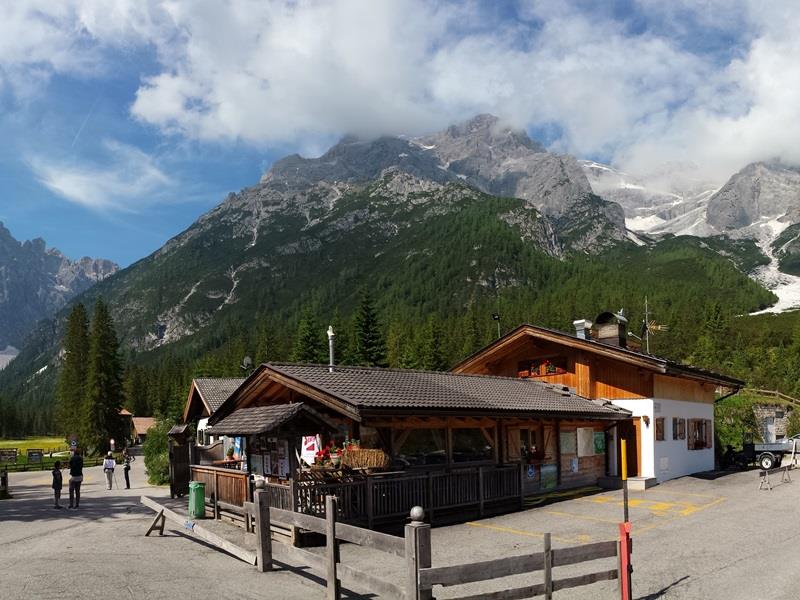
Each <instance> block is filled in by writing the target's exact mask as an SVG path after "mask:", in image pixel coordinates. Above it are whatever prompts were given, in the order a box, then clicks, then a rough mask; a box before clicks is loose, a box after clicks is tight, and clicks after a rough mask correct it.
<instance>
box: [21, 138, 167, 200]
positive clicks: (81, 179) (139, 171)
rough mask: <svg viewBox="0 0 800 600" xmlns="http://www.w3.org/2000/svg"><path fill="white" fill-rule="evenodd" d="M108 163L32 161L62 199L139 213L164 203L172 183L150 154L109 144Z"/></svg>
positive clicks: (36, 171) (43, 180)
mask: <svg viewBox="0 0 800 600" xmlns="http://www.w3.org/2000/svg"><path fill="white" fill-rule="evenodd" d="M103 146H104V148H105V150H106V151H107V156H108V161H107V162H106V163H105V164H103V165H86V164H82V163H76V162H74V161H69V162H64V161H58V160H52V159H48V158H46V157H42V156H36V157H32V158H30V159H29V163H30V166H31V170H32V171H33V172H34V174H35V175H36V177H37V179H38V180H39V181H40V182H41V183H42V184H43V185H44V186H46V187H47V188H48V189H50V190H51V191H53V192H54V193H56V194H58V195H59V196H61V197H63V198H65V199H66V200H69V201H70V202H75V203H77V204H81V205H83V206H85V207H87V208H90V209H93V210H100V211H126V212H136V211H137V210H138V209H140V208H144V207H146V206H148V205H150V204H153V203H155V202H157V201H160V200H163V199H164V196H165V193H166V192H168V191H170V189H171V186H172V184H173V182H172V180H171V179H170V178H169V177H168V176H167V175H166V174H165V173H164V172H163V171H162V170H161V169H160V168H159V167H158V166H157V165H156V163H155V161H154V160H153V158H152V157H150V156H149V155H148V154H145V153H144V152H142V151H141V150H139V149H137V148H134V147H133V146H128V145H126V144H121V143H119V142H116V141H113V140H105V141H104V142H103Z"/></svg>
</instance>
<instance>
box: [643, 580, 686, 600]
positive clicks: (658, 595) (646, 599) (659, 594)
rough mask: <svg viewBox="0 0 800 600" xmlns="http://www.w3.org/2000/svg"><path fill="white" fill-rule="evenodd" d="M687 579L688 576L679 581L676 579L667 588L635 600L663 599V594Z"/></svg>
mask: <svg viewBox="0 0 800 600" xmlns="http://www.w3.org/2000/svg"><path fill="white" fill-rule="evenodd" d="M687 579H689V576H688V575H684V576H683V577H681V578H680V579H676V580H675V581H673V582H672V583H670V584H669V585H668V586H666V587H663V588H661V589H660V590H658V591H657V592H653V593H652V594H647V596H639V597H638V598H636V600H658V599H659V598H663V597H664V594H666V593H667V592H668V591H669V590H670V589H671V588H674V587H675V586H677V585H680V584H681V583H683V582H684V581H686V580H687Z"/></svg>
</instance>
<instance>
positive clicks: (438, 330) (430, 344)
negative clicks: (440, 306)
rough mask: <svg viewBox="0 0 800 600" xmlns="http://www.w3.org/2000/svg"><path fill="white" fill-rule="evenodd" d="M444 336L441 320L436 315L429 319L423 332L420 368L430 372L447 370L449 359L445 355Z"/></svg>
mask: <svg viewBox="0 0 800 600" xmlns="http://www.w3.org/2000/svg"><path fill="white" fill-rule="evenodd" d="M443 338H444V334H443V332H442V326H441V324H440V323H439V319H438V318H437V317H436V316H435V315H431V316H430V317H429V318H428V323H427V324H426V325H425V329H424V330H423V332H422V340H421V344H420V366H421V367H422V368H423V369H426V370H429V371H445V370H447V367H448V365H447V357H446V356H445V353H444V339H443Z"/></svg>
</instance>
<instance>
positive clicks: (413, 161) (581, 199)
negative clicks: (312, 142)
mask: <svg viewBox="0 0 800 600" xmlns="http://www.w3.org/2000/svg"><path fill="white" fill-rule="evenodd" d="M477 214H481V215H483V216H482V217H481V218H482V219H483V221H480V222H476V223H475V224H473V225H470V226H469V227H473V228H474V229H476V230H478V229H480V231H481V232H483V231H484V230H486V231H488V230H489V229H490V228H495V227H496V228H499V230H497V231H495V233H494V237H495V239H505V238H506V237H508V238H509V239H514V240H517V242H514V243H518V242H519V241H521V242H523V243H524V244H526V245H527V247H528V248H531V249H532V250H533V251H535V252H539V253H541V254H543V255H545V256H549V257H563V256H565V255H567V254H569V253H571V252H581V253H595V252H599V251H601V250H603V249H604V248H610V247H614V246H615V245H616V244H619V243H620V242H625V241H627V240H626V233H627V232H626V230H625V226H624V213H623V210H622V208H621V207H619V206H618V205H616V204H614V203H610V202H606V201H604V200H602V199H601V198H599V197H598V196H597V195H596V194H594V193H593V192H592V190H591V187H590V185H589V182H588V180H587V178H586V176H585V175H584V173H583V171H582V169H581V167H580V165H579V163H578V162H577V161H576V160H575V159H574V158H572V157H570V156H561V155H556V154H552V153H549V152H547V151H546V150H545V149H544V148H543V147H542V146H540V145H539V144H537V143H536V142H534V141H533V140H531V139H530V137H528V135H527V134H526V133H525V132H521V131H516V130H513V129H511V128H509V127H505V126H503V125H502V124H501V123H500V122H499V120H498V119H497V118H496V117H493V116H490V115H481V116H478V117H476V118H474V119H471V120H470V121H467V122H465V123H462V124H460V125H456V126H453V127H450V128H448V129H447V130H446V131H443V132H441V133H438V134H434V135H430V136H425V137H420V138H413V139H406V138H400V137H382V138H379V139H376V140H368V141H365V140H359V139H355V138H345V139H343V140H341V141H340V142H339V143H338V144H336V145H335V146H333V147H332V148H331V149H330V150H328V151H327V152H326V153H325V154H323V155H322V156H320V157H319V158H303V157H301V156H299V155H292V156H288V157H286V158H283V159H281V160H278V161H277V162H275V163H274V164H273V166H272V167H271V168H270V169H269V171H268V172H267V173H265V174H264V176H263V177H262V178H261V180H260V181H259V183H258V184H257V185H255V186H253V187H251V188H247V189H244V190H242V191H241V192H240V193H237V194H230V195H229V196H228V197H227V198H226V199H225V200H224V201H223V202H222V203H221V204H220V205H219V206H217V207H216V208H214V209H213V210H211V211H209V212H208V213H206V214H205V215H203V216H202V217H200V218H199V219H198V220H197V221H196V222H195V224H194V225H192V226H191V227H190V228H189V229H188V230H186V231H185V232H183V233H182V234H180V235H178V236H177V237H175V238H173V239H172V240H170V241H169V242H168V243H167V244H166V245H165V246H164V247H163V248H161V249H160V250H159V251H157V252H156V253H155V254H154V255H152V256H150V257H148V258H146V259H144V260H142V261H140V262H139V263H137V264H135V265H133V266H132V267H131V268H129V269H126V270H125V271H124V272H122V273H120V274H119V275H118V276H117V277H115V278H113V283H114V285H113V291H112V292H111V293H112V294H113V296H112V298H111V300H112V303H113V304H115V305H116V307H117V308H120V307H124V310H118V311H117V312H116V314H115V318H116V319H118V326H119V330H120V331H121V332H124V333H123V337H126V338H127V339H126V343H128V344H130V345H131V346H133V347H134V348H137V349H139V350H148V349H152V348H154V347H158V346H161V345H164V344H167V343H170V342H173V341H176V340H179V339H182V338H184V337H186V336H187V335H190V334H192V333H194V332H197V331H199V330H201V329H203V328H205V327H206V326H207V325H208V324H209V323H211V322H212V321H214V320H215V319H217V317H218V315H219V314H222V313H224V312H225V310H226V309H227V308H230V307H231V306H233V305H239V307H241V306H242V304H244V303H250V302H252V303H256V304H257V305H258V306H262V307H263V306H264V305H267V304H269V305H281V306H285V305H287V304H289V303H291V302H295V301H296V295H295V296H293V297H291V298H284V297H283V294H285V293H287V292H288V289H289V288H290V287H292V286H294V287H293V288H292V289H294V290H295V291H297V290H300V289H303V288H304V287H305V289H308V287H310V285H311V283H313V281H314V279H313V278H314V277H315V275H314V273H318V275H317V277H318V278H319V279H318V281H326V282H328V281H330V279H331V277H332V276H333V273H332V272H331V269H332V268H333V269H338V270H342V271H343V272H349V271H353V272H355V271H362V272H363V271H364V270H365V269H373V268H376V267H375V265H379V264H386V265H387V267H386V268H391V269H397V268H402V269H404V270H407V266H406V265H407V264H409V263H405V264H404V261H409V262H411V261H413V262H420V261H423V260H424V261H426V262H433V261H438V262H440V263H444V262H446V261H447V260H451V261H453V262H454V263H455V264H457V265H458V267H457V270H458V271H459V277H460V278H461V279H460V282H452V285H453V286H454V291H453V293H454V294H462V293H465V291H464V289H463V285H462V283H461V282H463V281H468V282H471V284H470V285H473V286H477V287H479V288H481V287H483V288H488V287H491V286H498V285H511V286H513V285H521V281H522V279H521V277H522V276H521V275H520V274H519V273H518V272H517V271H518V269H516V267H515V266H513V265H506V264H502V260H500V259H499V258H498V257H497V256H495V257H494V259H492V258H491V257H489V256H482V255H481V248H484V249H485V247H486V244H484V243H480V242H475V243H473V244H472V246H469V247H465V249H464V251H463V252H461V253H460V254H456V253H455V250H454V248H456V247H457V245H458V244H457V243H456V242H455V238H458V237H459V236H463V235H464V234H463V232H459V231H457V229H458V227H463V226H465V225H463V223H462V224H461V225H458V227H457V226H456V223H459V222H461V221H463V219H465V218H467V216H468V215H472V216H471V217H469V218H475V219H477V217H476V216H475V215H477ZM434 223H437V224H438V225H437V226H438V227H440V228H441V232H435V231H433V230H432V229H431V228H432V227H433V224H434ZM442 232H449V233H447V234H446V235H445V234H443V233H442ZM481 235H482V234H481ZM447 236H450V237H447ZM460 241H461V240H459V242H460ZM445 243H449V244H450V247H443V248H440V249H438V250H436V251H435V252H434V250H433V248H434V246H436V247H437V248H438V247H439V246H441V245H442V244H445ZM465 243H466V242H465ZM464 252H466V253H468V254H469V255H475V256H474V257H472V258H469V259H468V258H467V257H466V256H464ZM367 257H372V258H371V261H372V263H374V264H371V265H369V267H367V266H365V265H364V264H363V263H364V261H365V260H369V259H368V258H367ZM398 257H399V258H398ZM337 261H343V262H337ZM397 261H400V262H399V263H398V262H397ZM348 265H349V266H348ZM388 265H391V267H389V266H388ZM298 278H299V279H300V280H301V281H298ZM448 285H450V283H448ZM109 289H111V288H109ZM104 290H105V287H104V286H100V287H99V288H97V293H103V292H104ZM93 293H94V292H93Z"/></svg>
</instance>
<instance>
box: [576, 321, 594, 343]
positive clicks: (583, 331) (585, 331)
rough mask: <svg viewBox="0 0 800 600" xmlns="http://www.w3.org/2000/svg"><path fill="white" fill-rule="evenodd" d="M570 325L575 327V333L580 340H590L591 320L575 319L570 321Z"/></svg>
mask: <svg viewBox="0 0 800 600" xmlns="http://www.w3.org/2000/svg"><path fill="white" fill-rule="evenodd" d="M572 326H573V327H575V335H576V336H578V337H579V338H580V339H582V340H590V339H592V334H591V329H592V322H591V321H589V320H587V319H577V320H575V321H573V322H572Z"/></svg>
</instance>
